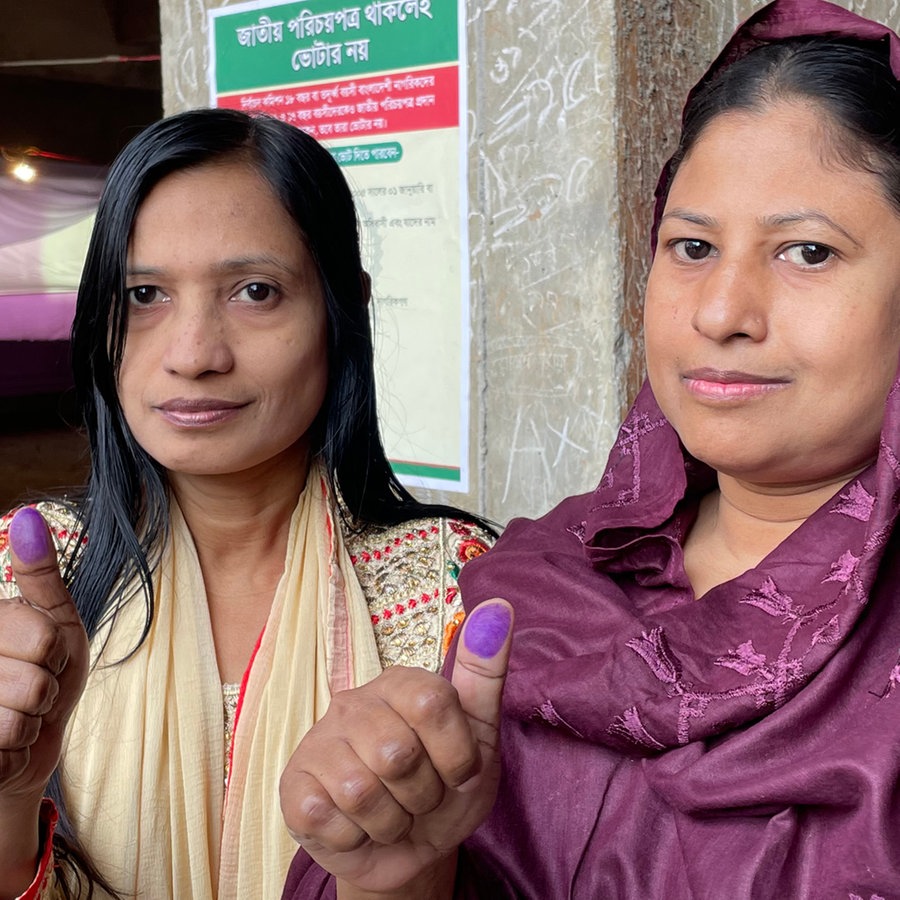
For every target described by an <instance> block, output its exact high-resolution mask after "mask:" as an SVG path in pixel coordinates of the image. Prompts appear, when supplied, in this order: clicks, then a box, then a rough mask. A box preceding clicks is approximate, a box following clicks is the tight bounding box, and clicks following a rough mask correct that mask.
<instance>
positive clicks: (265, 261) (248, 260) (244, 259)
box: [213, 253, 297, 275]
mask: <svg viewBox="0 0 900 900" xmlns="http://www.w3.org/2000/svg"><path fill="white" fill-rule="evenodd" d="M257 266H274V267H275V268H277V269H281V270H282V271H284V272H287V273H289V274H291V275H295V274H297V269H296V267H294V266H292V265H290V263H288V262H286V261H285V260H283V259H281V258H279V257H277V256H272V255H270V254H268V253H260V254H257V255H254V256H236V257H233V258H231V259H223V260H221V261H219V262H217V263H216V264H215V265H214V266H213V269H214V270H215V271H218V272H236V271H242V270H244V269H253V268H256V267H257Z"/></svg>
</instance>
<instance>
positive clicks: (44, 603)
mask: <svg viewBox="0 0 900 900" xmlns="http://www.w3.org/2000/svg"><path fill="white" fill-rule="evenodd" d="M9 541H10V547H11V549H12V567H13V573H14V574H15V576H16V583H17V586H18V591H19V596H18V597H15V598H13V599H11V600H0V809H2V808H3V806H4V805H7V806H8V805H9V802H10V801H11V800H13V799H15V798H23V799H27V798H35V797H36V798H37V800H38V801H40V797H41V795H42V794H43V791H44V788H45V787H46V785H47V782H48V781H49V780H50V775H51V774H52V773H53V770H54V769H55V768H56V765H57V763H58V762H59V755H60V750H61V747H62V737H63V731H64V729H65V725H66V721H67V720H68V718H69V715H70V714H71V712H72V710H73V708H74V707H75V703H76V702H77V701H78V698H79V697H80V696H81V693H82V691H83V690H84V683H85V680H86V678H87V671H88V662H89V655H88V641H87V636H86V634H85V631H84V627H83V626H82V624H81V619H80V618H79V616H78V612H77V610H76V609H75V604H74V603H73V602H72V599H71V597H70V596H69V593H68V591H67V590H66V588H65V586H64V585H63V582H62V578H61V577H60V574H59V562H58V560H57V555H56V550H55V548H54V546H53V541H52V540H51V538H50V533H49V531H48V529H47V525H46V523H45V522H44V519H43V517H42V516H41V514H40V513H39V512H37V510H35V509H30V508H26V509H22V510H20V511H19V512H18V513H16V515H15V517H14V518H13V520H12V523H11V524H10V526H9Z"/></svg>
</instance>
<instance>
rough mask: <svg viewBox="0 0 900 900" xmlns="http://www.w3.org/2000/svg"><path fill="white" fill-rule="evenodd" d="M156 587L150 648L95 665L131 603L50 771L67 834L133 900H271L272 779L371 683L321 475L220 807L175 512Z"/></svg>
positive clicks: (210, 692)
mask: <svg viewBox="0 0 900 900" xmlns="http://www.w3.org/2000/svg"><path fill="white" fill-rule="evenodd" d="M155 586H156V611H155V615H154V618H153V624H152V627H151V629H150V633H149V635H148V636H147V639H146V640H145V641H144V643H143V644H142V645H141V647H140V649H139V650H138V651H137V653H135V654H134V656H132V657H131V658H130V659H128V661H127V662H125V663H122V664H120V665H112V666H109V665H106V666H104V665H103V663H104V661H111V660H118V659H121V658H122V657H123V656H125V655H126V654H127V653H128V652H130V651H131V649H132V648H133V646H134V643H135V640H136V637H137V636H138V635H139V634H140V631H141V629H142V627H143V620H144V608H143V604H142V603H140V602H139V601H138V602H135V603H130V604H129V605H128V606H127V607H126V608H125V610H124V611H123V612H122V614H121V615H120V616H119V618H118V620H117V621H116V623H115V625H114V627H113V628H112V632H111V635H110V639H109V643H108V645H107V646H106V648H105V649H104V650H103V651H102V654H101V653H100V652H99V651H97V650H95V657H98V662H99V663H100V665H98V666H97V667H96V668H95V669H94V670H93V672H92V674H91V677H90V679H89V681H88V687H87V689H86V691H85V693H84V696H83V697H82V700H81V702H80V703H79V705H78V708H77V710H76V713H75V715H74V716H73V719H72V722H71V724H70V726H69V730H68V734H67V742H66V747H65V752H64V759H63V770H62V772H63V784H64V788H65V792H66V800H67V803H68V804H69V810H70V812H71V814H72V816H73V821H74V823H75V827H76V829H77V833H78V834H79V835H80V836H81V838H82V839H83V841H84V843H85V845H86V847H87V849H88V850H89V852H90V853H91V854H92V856H93V858H94V860H95V861H96V862H97V864H98V865H99V868H100V870H101V871H102V872H104V873H105V874H106V875H107V876H108V877H109V879H110V880H111V882H112V883H113V884H114V886H116V887H118V888H121V889H122V890H123V891H126V892H132V893H136V894H138V895H139V896H140V898H141V900H171V898H192V900H206V898H219V900H226V898H241V900H244V898H250V897H253V898H257V897H258V898H264V900H268V898H278V897H280V896H281V889H282V886H283V882H284V877H285V874H286V872H287V869H288V865H289V863H290V860H291V858H292V856H293V854H294V852H295V850H296V845H295V844H294V843H293V841H292V840H291V838H290V836H289V835H288V833H287V831H286V829H285V827H284V823H283V821H282V818H281V810H280V806H279V801H278V780H279V777H280V776H281V771H282V769H283V767H284V765H285V764H286V762H287V760H288V759H289V757H290V755H291V753H292V752H293V750H294V748H295V747H296V746H297V744H298V742H299V741H300V738H301V737H302V736H303V735H304V733H305V732H306V731H307V729H308V728H309V727H310V726H311V725H312V724H313V722H315V721H316V720H317V719H318V718H319V717H320V716H321V715H322V714H323V713H324V712H325V710H326V708H327V706H328V702H329V700H330V698H331V695H332V694H333V693H334V692H335V691H337V690H342V689H344V688H348V687H352V686H354V685H358V684H361V683H364V682H365V681H368V680H369V679H371V678H373V677H375V676H376V675H377V674H378V673H379V672H380V671H381V665H380V662H379V659H378V652H377V648H376V645H375V639H374V636H373V632H372V626H371V623H370V621H369V615H368V611H367V608H366V601H365V598H364V596H363V594H362V591H361V589H360V587H359V583H358V581H357V580H356V577H355V575H354V573H353V566H352V563H351V561H350V558H349V556H348V554H347V551H346V549H345V547H344V543H343V538H342V535H341V531H340V527H339V526H338V524H337V523H336V522H335V518H334V516H333V514H332V505H331V500H330V498H329V495H328V490H327V486H326V481H325V479H324V477H323V476H322V473H321V472H320V471H318V470H317V469H315V468H314V469H313V470H312V471H311V472H310V475H309V479H308V481H307V488H306V490H305V491H304V492H303V494H302V496H301V498H300V501H299V503H298V505H297V508H296V510H295V511H294V514H293V517H292V519H291V525H290V535H289V538H288V549H287V557H286V559H285V567H284V574H283V576H282V578H281V581H280V582H279V585H278V588H277V590H276V593H275V598H274V601H273V604H272V609H271V612H270V614H269V618H268V622H267V624H266V627H265V630H264V632H263V635H262V638H261V640H260V643H259V646H258V649H257V651H256V655H255V657H254V659H253V662H252V664H251V667H250V669H249V672H248V674H247V675H245V677H244V682H245V687H244V690H243V693H242V698H241V705H240V708H239V712H238V721H237V726H236V731H235V737H234V745H233V751H232V769H231V776H230V781H229V786H228V790H227V794H226V792H225V790H224V787H223V783H222V772H223V767H224V764H225V760H224V757H223V754H224V749H223V740H224V739H223V734H224V715H223V709H222V687H221V683H220V680H219V673H218V669H217V667H216V655H215V650H214V647H213V640H212V631H211V628H210V621H209V613H208V609H207V605H206V594H205V590H204V586H203V578H202V575H201V572H200V565H199V562H198V559H197V554H196V550H195V548H194V543H193V540H192V538H191V535H190V532H189V531H188V529H187V526H186V524H185V521H184V518H183V517H182V515H181V511H180V510H179V509H178V507H177V505H176V504H175V503H174V501H173V502H172V512H171V539H170V541H169V542H168V546H167V547H166V549H165V551H164V554H163V557H162V560H161V564H160V566H159V568H158V570H157V572H156V575H155ZM240 590H241V586H240V585H239V584H238V585H235V591H240ZM96 646H99V641H98V640H97V639H95V647H96Z"/></svg>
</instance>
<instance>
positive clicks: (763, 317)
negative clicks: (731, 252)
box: [691, 258, 768, 343]
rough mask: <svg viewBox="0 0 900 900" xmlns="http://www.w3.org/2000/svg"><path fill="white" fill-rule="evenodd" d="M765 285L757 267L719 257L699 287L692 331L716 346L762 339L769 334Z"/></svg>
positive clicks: (764, 277)
mask: <svg viewBox="0 0 900 900" xmlns="http://www.w3.org/2000/svg"><path fill="white" fill-rule="evenodd" d="M766 283H767V277H766V273H765V271H764V270H763V269H761V268H760V267H758V266H754V265H752V264H748V263H742V262H741V261H739V260H733V261H729V260H727V259H724V258H720V259H719V260H718V262H717V264H716V265H715V266H712V267H711V268H710V269H709V270H708V274H707V275H706V277H705V278H704V279H703V280H702V281H701V282H700V283H699V284H698V294H697V302H696V306H695V308H694V313H693V317H692V320H691V321H692V324H693V326H694V328H695V329H696V330H697V331H698V332H699V333H700V334H702V335H704V336H705V337H708V338H709V339H710V340H713V341H716V342H717V343H724V342H725V341H730V340H734V339H740V338H746V339H748V340H751V341H761V340H763V339H764V338H765V336H766V333H767V331H768V300H767V293H768V291H767V284H766Z"/></svg>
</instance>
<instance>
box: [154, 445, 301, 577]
mask: <svg viewBox="0 0 900 900" xmlns="http://www.w3.org/2000/svg"><path fill="white" fill-rule="evenodd" d="M308 472H309V460H308V459H307V458H306V457H305V453H304V456H303V457H302V458H293V457H292V458H291V459H283V458H281V459H279V460H277V461H275V460H273V461H270V462H268V463H264V464H262V465H261V466H257V467H255V468H253V469H249V470H247V471H245V472H236V473H232V474H228V475H203V476H197V475H184V474H180V473H169V484H170V486H171V488H172V492H173V494H174V495H175V499H176V500H177V501H178V505H179V507H180V508H181V512H182V515H184V519H185V522H186V523H187V526H188V528H189V529H190V532H191V536H192V537H193V539H194V543H195V544H196V547H197V552H198V554H199V556H200V562H201V566H202V567H203V569H204V571H205V570H206V569H207V565H206V563H207V561H210V562H212V564H213V565H216V562H215V561H216V560H217V559H219V560H221V559H223V558H231V559H233V558H234V557H235V555H238V556H244V555H251V556H254V557H256V558H257V559H261V558H266V557H268V556H269V555H270V554H274V556H275V557H278V558H280V559H282V560H283V557H284V544H285V541H286V540H287V532H288V526H289V524H290V520H291V515H292V514H293V512H294V509H295V507H296V505H297V500H298V498H299V497H300V494H301V492H302V491H303V489H304V487H305V485H306V478H307V474H308ZM226 554H227V557H226Z"/></svg>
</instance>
